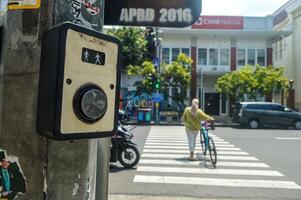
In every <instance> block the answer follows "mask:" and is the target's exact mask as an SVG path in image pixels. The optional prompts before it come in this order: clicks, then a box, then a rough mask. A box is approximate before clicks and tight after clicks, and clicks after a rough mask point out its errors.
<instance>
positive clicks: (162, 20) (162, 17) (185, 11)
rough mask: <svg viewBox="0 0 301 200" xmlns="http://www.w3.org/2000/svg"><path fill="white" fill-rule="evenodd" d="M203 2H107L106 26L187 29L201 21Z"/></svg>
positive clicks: (198, 0)
mask: <svg viewBox="0 0 301 200" xmlns="http://www.w3.org/2000/svg"><path fill="white" fill-rule="evenodd" d="M201 10H202V0H105V20H104V24H105V25H121V26H122V25H124V26H156V27H186V26H189V25H191V24H193V23H194V22H196V21H197V20H198V19H199V16H200V14H201Z"/></svg>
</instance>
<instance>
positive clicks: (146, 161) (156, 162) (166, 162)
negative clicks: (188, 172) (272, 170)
mask: <svg viewBox="0 0 301 200" xmlns="http://www.w3.org/2000/svg"><path fill="white" fill-rule="evenodd" d="M139 164H153V165H187V166H189V165H193V166H196V165H197V166H198V165H200V162H199V161H198V162H194V161H189V160H184V159H183V160H155V159H141V160H140V161H139ZM216 165H217V166H218V167H254V168H269V166H268V165H267V164H265V163H257V162H224V161H219V162H217V164H216Z"/></svg>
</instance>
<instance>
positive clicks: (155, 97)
mask: <svg viewBox="0 0 301 200" xmlns="http://www.w3.org/2000/svg"><path fill="white" fill-rule="evenodd" d="M152 100H153V101H154V102H158V103H160V102H161V101H162V100H163V94H162V93H153V94H152Z"/></svg>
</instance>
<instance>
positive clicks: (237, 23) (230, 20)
mask: <svg viewBox="0 0 301 200" xmlns="http://www.w3.org/2000/svg"><path fill="white" fill-rule="evenodd" d="M192 28H193V29H234V30H235V29H243V28H244V18H243V17H240V16H200V17H199V19H198V20H197V22H196V23H195V24H193V25H192Z"/></svg>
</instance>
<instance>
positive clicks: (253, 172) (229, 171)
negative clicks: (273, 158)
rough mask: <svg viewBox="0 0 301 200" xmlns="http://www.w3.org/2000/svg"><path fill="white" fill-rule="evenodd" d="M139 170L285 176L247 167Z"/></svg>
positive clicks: (275, 172)
mask: <svg viewBox="0 0 301 200" xmlns="http://www.w3.org/2000/svg"><path fill="white" fill-rule="evenodd" d="M137 171H142V172H163V173H188V174H231V175H249V176H283V175H282V174H281V173H279V172H277V171H271V170H245V169H243V170H242V169H215V170H212V169H200V168H183V167H182V168H176V167H145V166H140V167H138V169H137Z"/></svg>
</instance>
